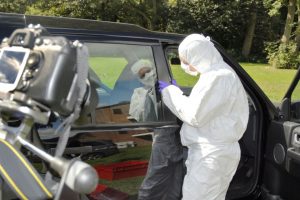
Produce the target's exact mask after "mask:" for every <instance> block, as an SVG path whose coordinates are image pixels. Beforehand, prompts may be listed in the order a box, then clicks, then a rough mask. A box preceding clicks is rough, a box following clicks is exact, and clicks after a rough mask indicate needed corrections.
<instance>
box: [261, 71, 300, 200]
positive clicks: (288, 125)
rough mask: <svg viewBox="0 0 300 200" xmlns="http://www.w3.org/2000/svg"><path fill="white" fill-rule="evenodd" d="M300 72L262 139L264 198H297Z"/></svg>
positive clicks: (299, 163)
mask: <svg viewBox="0 0 300 200" xmlns="http://www.w3.org/2000/svg"><path fill="white" fill-rule="evenodd" d="M299 78H300V71H299V70H298V72H297V74H296V76H295V78H294V80H293V82H292V84H291V86H290V88H289V90H288V91H287V93H286V95H285V97H284V99H283V101H282V104H281V106H280V108H279V110H280V115H279V119H275V120H273V121H272V122H271V124H270V126H269V130H268V133H267V135H266V138H265V144H266V146H265V157H264V160H263V162H264V168H263V180H262V182H263V185H262V189H263V190H262V191H263V192H262V195H263V197H265V198H264V199H289V200H296V199H299V191H300V82H299Z"/></svg>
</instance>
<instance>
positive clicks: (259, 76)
mask: <svg viewBox="0 0 300 200" xmlns="http://www.w3.org/2000/svg"><path fill="white" fill-rule="evenodd" d="M240 64H241V66H242V67H243V68H244V69H245V70H246V72H247V73H248V74H249V75H250V76H251V77H252V79H253V80H254V81H255V82H256V83H257V84H258V85H259V86H260V88H261V89H262V90H263V91H264V92H265V93H266V95H267V96H268V97H269V98H270V100H271V101H273V102H280V101H281V99H282V97H283V96H284V94H285V92H286V91H287V89H288V87H289V85H290V84H291V82H292V80H293V78H294V76H295V74H296V72H297V70H291V69H275V68H272V67H270V65H268V64H256V63H240Z"/></svg>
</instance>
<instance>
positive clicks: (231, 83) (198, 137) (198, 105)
mask: <svg viewBox="0 0 300 200" xmlns="http://www.w3.org/2000/svg"><path fill="white" fill-rule="evenodd" d="M178 52H179V57H180V60H181V67H182V68H183V69H184V71H185V72H186V73H188V74H191V75H197V74H198V73H200V74H201V76H200V79H199V80H198V82H197V83H196V85H195V86H194V87H193V89H192V91H191V94H190V95H189V96H184V95H183V92H182V91H181V90H180V89H179V88H178V87H176V86H174V85H172V84H169V83H166V82H163V81H159V90H160V91H161V92H162V99H163V102H164V103H165V104H166V105H167V107H168V108H169V109H170V110H171V111H172V112H173V113H174V114H175V115H176V116H177V117H178V118H179V119H181V120H182V121H183V125H182V128H181V130H180V136H181V142H182V144H183V145H184V146H187V147H188V158H187V161H186V167H187V174H186V175H185V177H184V183H183V188H182V193H183V198H182V199H183V200H213V199H214V200H224V199H225V196H226V192H227V189H228V187H229V184H230V182H231V180H232V177H233V175H234V174H235V171H236V169H237V166H238V163H239V160H240V154H241V152H240V146H239V143H238V140H239V139H240V138H241V137H242V135H243V133H244V131H245V130H246V127H247V123H248V117H249V108H248V100H247V94H246V92H245V90H244V88H243V85H242V84H241V81H240V80H239V77H238V76H237V74H236V73H235V72H234V71H233V69H231V67H229V66H228V65H227V64H226V63H225V62H224V61H223V59H222V57H221V55H220V53H219V52H218V51H217V49H216V48H215V47H214V44H213V43H212V42H211V41H210V38H209V37H204V36H203V35H200V34H192V35H189V36H187V37H186V38H185V39H184V40H183V41H182V42H181V44H180V45H179V48H178Z"/></svg>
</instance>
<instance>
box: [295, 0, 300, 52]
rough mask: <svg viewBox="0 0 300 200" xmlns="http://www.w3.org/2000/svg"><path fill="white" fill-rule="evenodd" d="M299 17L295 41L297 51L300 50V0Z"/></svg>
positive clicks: (298, 1) (299, 5)
mask: <svg viewBox="0 0 300 200" xmlns="http://www.w3.org/2000/svg"><path fill="white" fill-rule="evenodd" d="M297 15H298V21H297V28H296V38H295V41H296V44H297V48H296V51H299V49H300V0H297Z"/></svg>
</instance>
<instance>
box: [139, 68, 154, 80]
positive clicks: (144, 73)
mask: <svg viewBox="0 0 300 200" xmlns="http://www.w3.org/2000/svg"><path fill="white" fill-rule="evenodd" d="M149 72H151V68H150V67H142V68H141V69H140V70H139V71H138V76H139V78H140V79H143V78H144V77H145V75H146V74H147V73H149Z"/></svg>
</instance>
